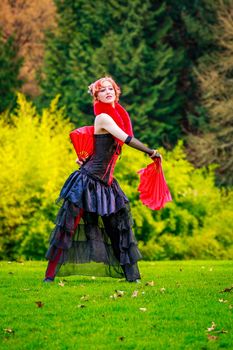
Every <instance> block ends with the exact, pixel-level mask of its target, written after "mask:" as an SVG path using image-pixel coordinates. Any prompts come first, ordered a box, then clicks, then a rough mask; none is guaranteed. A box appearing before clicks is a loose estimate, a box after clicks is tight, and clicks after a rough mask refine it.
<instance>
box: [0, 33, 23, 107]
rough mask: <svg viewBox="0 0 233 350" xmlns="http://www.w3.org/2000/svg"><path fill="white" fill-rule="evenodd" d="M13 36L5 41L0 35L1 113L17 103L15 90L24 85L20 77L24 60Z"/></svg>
mask: <svg viewBox="0 0 233 350" xmlns="http://www.w3.org/2000/svg"><path fill="white" fill-rule="evenodd" d="M16 57H17V49H16V47H15V43H14V40H13V38H12V37H10V38H8V39H7V40H6V41H4V40H3V39H2V38H1V37H0V113H1V112H3V111H4V110H6V109H7V108H8V109H11V108H12V107H14V105H15V100H16V98H15V90H16V89H17V88H19V87H20V86H21V85H22V81H21V80H20V79H19V78H18V76H19V70H20V67H21V65H22V60H21V59H19V58H16Z"/></svg>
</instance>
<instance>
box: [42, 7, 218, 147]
mask: <svg viewBox="0 0 233 350" xmlns="http://www.w3.org/2000/svg"><path fill="white" fill-rule="evenodd" d="M205 3H208V4H209V1H208V0H205V1H204V0H203V1H195V2H194V3H190V2H188V1H185V0H182V1H180V2H179V3H178V4H174V2H171V1H169V0H166V1H163V2H162V3H160V4H158V3H155V2H154V1H152V0H145V1H144V2H143V3H142V2H141V1H139V0H135V1H116V0H111V1H108V2H107V3H104V2H102V1H98V0H97V1H94V0H88V1H86V0H85V1H84V0H81V1H80V0H72V1H71V0H65V1H64V0H62V1H61V0H56V6H57V12H58V14H59V22H58V28H57V31H56V32H53V33H50V34H49V36H48V40H47V50H46V54H45V64H44V71H43V76H44V79H42V81H41V86H42V90H43V95H42V96H41V103H45V102H46V101H49V100H50V99H51V98H53V97H54V96H55V95H56V94H57V93H61V95H62V98H61V103H62V104H63V105H65V106H66V108H67V112H68V115H69V116H71V118H72V121H74V122H75V123H76V124H78V125H80V124H82V123H88V122H89V120H90V116H91V115H93V112H92V109H91V107H90V102H89V101H90V99H89V96H88V95H87V93H86V91H87V86H88V84H89V83H91V82H92V81H94V80H95V79H97V78H99V77H101V76H103V75H105V74H110V75H112V76H113V77H114V78H115V79H116V80H117V82H119V84H120V85H121V87H122V91H123V97H122V103H123V105H125V106H126V107H127V109H128V111H129V112H130V114H131V117H132V119H133V123H134V127H135V134H136V136H137V137H140V139H141V140H142V141H146V142H147V143H149V142H150V143H151V144H153V145H158V143H160V144H163V145H165V146H170V145H171V144H175V142H176V141H177V139H178V138H180V137H181V135H182V133H183V129H186V130H187V129H188V128H191V127H192V126H193V125H194V124H198V123H197V121H196V120H199V119H203V118H201V113H200V112H199V111H198V108H197V105H198V96H197V93H196V92H195V84H194V79H193V76H192V67H193V64H194V62H195V61H196V60H197V58H198V57H200V56H201V55H202V54H203V52H204V51H205V49H206V47H207V45H208V47H209V48H211V45H210V33H209V32H208V21H209V18H213V16H212V17H211V15H209V16H206V18H205V14H206V13H210V14H212V15H213V12H214V11H213V10H212V11H210V8H211V6H210V5H209V6H204V4H205ZM198 11H199V12H198ZM198 15H199V17H198ZM195 18H197V20H195ZM203 33H205V34H206V33H207V34H208V35H205V39H204V38H203ZM193 52H194V53H193ZM191 53H192V54H191Z"/></svg>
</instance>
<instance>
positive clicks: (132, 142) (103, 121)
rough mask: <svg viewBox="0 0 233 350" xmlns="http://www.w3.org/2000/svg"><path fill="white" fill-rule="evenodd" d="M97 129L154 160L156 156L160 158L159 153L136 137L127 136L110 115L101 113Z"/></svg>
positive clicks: (97, 120) (96, 125)
mask: <svg viewBox="0 0 233 350" xmlns="http://www.w3.org/2000/svg"><path fill="white" fill-rule="evenodd" d="M95 129H98V130H106V131H108V132H109V133H110V134H111V135H113V136H114V137H116V138H118V139H119V140H121V141H122V142H124V143H126V144H128V145H129V146H130V147H133V148H136V149H138V150H139V151H142V152H145V153H147V154H149V156H150V157H151V158H154V157H156V156H157V157H158V152H157V151H155V150H153V149H151V148H148V147H146V146H145V145H144V144H143V143H142V142H140V141H139V140H138V139H136V138H135V137H131V136H129V135H127V134H126V133H125V132H124V131H123V130H122V129H121V128H119V126H118V125H117V124H116V123H115V121H114V120H113V119H112V118H111V117H110V116H109V115H108V114H105V113H101V114H99V115H98V116H96V118H95Z"/></svg>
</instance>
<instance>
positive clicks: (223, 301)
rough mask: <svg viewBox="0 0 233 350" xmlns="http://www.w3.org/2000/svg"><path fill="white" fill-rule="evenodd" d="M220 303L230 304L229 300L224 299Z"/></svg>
mask: <svg viewBox="0 0 233 350" xmlns="http://www.w3.org/2000/svg"><path fill="white" fill-rule="evenodd" d="M218 301H219V302H220V303H228V300H224V299H218Z"/></svg>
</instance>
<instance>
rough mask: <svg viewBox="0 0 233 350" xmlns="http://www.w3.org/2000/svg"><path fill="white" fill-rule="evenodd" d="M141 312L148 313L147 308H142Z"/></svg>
mask: <svg viewBox="0 0 233 350" xmlns="http://www.w3.org/2000/svg"><path fill="white" fill-rule="evenodd" d="M139 310H140V311H142V312H146V311H147V308H146V307H140V308H139Z"/></svg>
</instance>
